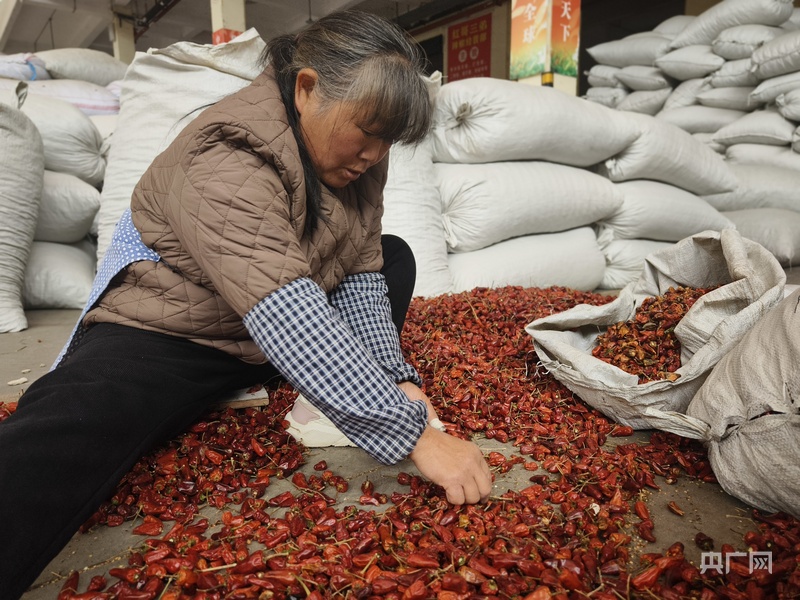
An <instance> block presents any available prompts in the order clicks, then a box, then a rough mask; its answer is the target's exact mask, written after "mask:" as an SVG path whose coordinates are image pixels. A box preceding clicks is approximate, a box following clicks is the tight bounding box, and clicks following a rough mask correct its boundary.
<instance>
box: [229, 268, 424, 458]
mask: <svg viewBox="0 0 800 600" xmlns="http://www.w3.org/2000/svg"><path fill="white" fill-rule="evenodd" d="M378 278H380V279H378ZM382 279H383V277H382V276H381V275H377V276H364V275H357V276H352V277H349V278H346V279H345V281H343V282H342V284H341V285H342V286H344V287H343V288H342V290H340V291H339V293H337V294H335V295H336V298H335V300H332V303H333V304H335V305H336V307H334V306H332V305H331V304H330V303H329V302H328V298H327V296H326V295H325V292H324V291H323V290H322V289H321V288H320V287H319V286H318V285H317V284H316V283H314V282H313V281H311V280H310V279H307V278H301V279H296V280H294V281H292V282H291V283H289V284H287V285H285V286H283V287H281V288H280V289H278V290H277V291H275V292H273V293H272V294H270V295H269V296H267V297H266V298H264V299H263V300H262V301H261V302H259V303H258V304H257V305H256V306H254V307H253V308H252V310H250V312H248V313H247V314H246V315H245V317H244V324H245V326H246V327H247V330H248V331H249V332H250V335H251V337H252V338H253V339H254V340H255V342H256V343H257V344H258V346H259V347H260V348H261V350H262V351H263V352H264V354H265V355H266V357H267V358H268V359H269V361H270V362H271V363H272V364H273V365H275V367H276V368H277V369H278V370H279V371H280V372H281V374H282V375H283V376H284V377H286V379H287V380H288V381H289V382H290V383H291V384H292V385H293V386H294V387H295V388H297V389H298V390H299V391H300V392H301V393H302V394H303V395H304V396H305V397H306V398H307V399H308V400H309V402H311V403H312V404H313V405H314V406H315V407H316V408H318V409H319V410H321V411H322V412H323V413H324V414H325V416H327V417H328V418H329V419H330V420H331V421H333V424H334V425H336V427H338V428H339V429H341V430H342V432H343V433H344V434H345V435H346V436H347V437H348V438H349V439H350V440H352V441H353V442H354V443H355V444H356V445H357V446H359V447H360V448H363V449H364V450H366V451H367V452H368V453H369V454H370V455H371V456H373V457H374V458H375V459H376V460H378V461H380V462H382V463H384V464H394V463H396V462H398V461H400V460H402V459H404V458H406V457H407V456H408V455H409V454H410V453H411V450H413V449H414V446H415V445H416V443H417V440H418V439H419V437H420V435H422V431H423V430H424V429H425V426H426V423H427V408H426V406H425V403H423V402H411V401H409V400H408V398H407V397H406V395H405V394H404V393H403V392H402V391H401V390H400V388H398V387H397V385H396V382H398V381H403V380H404V379H412V380H416V381H418V376H417V375H416V372H415V371H413V369H411V367H408V366H401V365H400V363H399V361H398V359H399V360H402V357H401V356H400V354H399V353H400V347H399V343H397V331H396V329H395V328H394V325H393V324H392V323H391V320H389V322H388V325H387V324H384V323H381V322H382V321H384V320H385V317H386V315H385V306H383V304H382V302H380V303H378V301H377V290H378V289H379V287H380V286H379V285H376V284H377V283H378V282H380V284H381V285H385V284H383V282H382ZM364 294H366V297H367V298H368V299H369V300H368V301H367V302H366V303H364V298H363V297H362V296H363V295H364ZM359 304H361V306H360V307H359ZM379 309H380V312H381V314H382V315H383V317H384V319H381V318H378V314H379V313H378V312H377V311H378V310H379ZM378 323H381V325H380V326H376V325H377V324H378ZM389 326H391V330H390V329H389ZM391 332H393V335H389V334H390V333H391ZM394 346H396V348H394ZM373 351H374V352H375V354H374V355H373Z"/></svg>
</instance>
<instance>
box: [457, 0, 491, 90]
mask: <svg viewBox="0 0 800 600" xmlns="http://www.w3.org/2000/svg"><path fill="white" fill-rule="evenodd" d="M491 67H492V15H491V13H489V14H488V15H483V16H480V17H476V18H474V19H470V20H469V21H463V22H461V23H457V24H456V25H451V26H450V27H448V28H447V81H448V82H449V81H458V80H459V79H467V78H469V77H491V70H492V69H491Z"/></svg>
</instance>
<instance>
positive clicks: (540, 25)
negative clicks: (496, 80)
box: [509, 0, 550, 79]
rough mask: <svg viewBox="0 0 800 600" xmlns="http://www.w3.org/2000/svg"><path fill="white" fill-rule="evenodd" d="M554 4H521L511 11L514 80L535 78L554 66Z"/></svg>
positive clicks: (524, 0) (523, 0)
mask: <svg viewBox="0 0 800 600" xmlns="http://www.w3.org/2000/svg"><path fill="white" fill-rule="evenodd" d="M549 27H550V0H517V1H516V2H514V3H513V5H512V9H511V64H510V70H509V76H510V78H511V79H523V78H525V77H533V76H534V75H539V74H540V73H543V72H545V71H549V70H550V69H549V68H546V67H547V66H548V65H549V63H550V56H549V55H548V52H549V49H550V44H549V43H548V40H549V37H550V29H549Z"/></svg>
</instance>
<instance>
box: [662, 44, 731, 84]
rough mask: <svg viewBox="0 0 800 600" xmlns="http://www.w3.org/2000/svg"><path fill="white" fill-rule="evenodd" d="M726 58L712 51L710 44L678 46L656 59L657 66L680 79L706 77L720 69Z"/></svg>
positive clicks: (665, 72)
mask: <svg viewBox="0 0 800 600" xmlns="http://www.w3.org/2000/svg"><path fill="white" fill-rule="evenodd" d="M723 64H725V59H724V58H722V57H721V56H717V55H716V54H714V53H713V52H712V51H711V46H709V45H693V46H686V47H684V48H678V49H677V50H673V51H672V52H670V53H668V54H665V55H664V56H662V57H661V58H657V59H656V66H657V67H658V68H659V69H660V70H661V71H662V72H663V73H664V74H665V75H668V76H670V77H673V78H674V79H677V80H678V81H686V80H688V79H697V78H699V77H705V76H706V75H710V74H711V73H713V72H715V71H717V70H719V69H720V68H721V67H722V65H723Z"/></svg>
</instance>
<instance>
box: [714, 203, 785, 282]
mask: <svg viewBox="0 0 800 600" xmlns="http://www.w3.org/2000/svg"><path fill="white" fill-rule="evenodd" d="M798 208H800V202H798ZM722 214H724V215H725V216H726V217H727V218H728V219H730V220H731V221H732V222H733V223H734V225H736V229H737V231H738V232H739V233H740V234H742V237H745V238H747V239H749V240H753V241H754V242H758V243H759V244H761V245H762V246H764V248H766V249H767V250H769V251H770V252H771V253H772V255H773V256H774V257H775V259H776V260H777V261H778V262H779V263H780V264H781V266H782V267H791V266H793V265H796V264H798V261H799V259H800V212H798V211H794V210H787V209H785V208H748V209H745V210H733V211H729V212H726V213H722Z"/></svg>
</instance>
